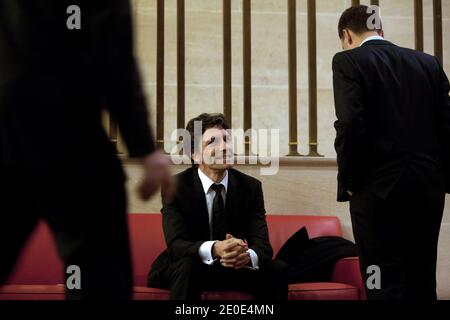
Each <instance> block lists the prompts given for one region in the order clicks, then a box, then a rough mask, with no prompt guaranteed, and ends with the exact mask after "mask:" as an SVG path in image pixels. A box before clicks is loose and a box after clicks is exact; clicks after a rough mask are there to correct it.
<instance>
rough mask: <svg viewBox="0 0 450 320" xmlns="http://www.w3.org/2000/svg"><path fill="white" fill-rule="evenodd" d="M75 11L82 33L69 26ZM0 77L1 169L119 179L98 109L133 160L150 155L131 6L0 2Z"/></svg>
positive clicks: (121, 0) (59, 0)
mask: <svg viewBox="0 0 450 320" xmlns="http://www.w3.org/2000/svg"><path fill="white" fill-rule="evenodd" d="M73 4H75V5H79V7H80V8H81V30H69V29H68V28H67V27H66V20H67V18H68V17H69V16H70V14H67V13H66V10H67V7H68V6H69V5H73ZM0 70H1V71H0V169H5V168H6V170H9V169H11V168H17V169H19V170H20V171H23V170H28V171H29V172H30V174H43V175H44V176H45V179H48V178H49V177H52V176H54V177H62V176H65V177H67V176H68V175H70V176H71V178H73V179H87V178H89V179H90V178H92V177H93V176H98V177H101V178H102V179H115V180H120V179H123V178H124V175H123V172H122V169H121V167H120V162H119V161H118V159H117V157H116V155H115V151H114V150H113V148H112V146H111V144H110V143H109V139H108V136H107V135H106V133H105V132H104V130H103V126H102V119H101V110H102V108H107V109H108V110H109V111H110V113H111V114H112V116H113V118H114V119H115V120H116V122H117V123H118V125H119V128H120V131H121V134H122V136H123V138H124V140H125V142H126V144H127V147H128V149H129V153H130V155H131V156H143V155H146V154H148V153H150V152H152V151H153V150H154V148H155V146H154V143H153V139H152V136H151V133H150V130H149V126H148V122H147V121H148V116H147V110H146V101H145V98H144V94H143V91H142V89H141V84H140V78H139V74H138V71H137V68H136V62H135V59H134V56H133V39H132V23H131V15H130V6H129V1H128V0H108V1H83V0H74V1H72V0H71V1H67V0H36V1H28V0H2V1H0ZM0 171H1V170H0Z"/></svg>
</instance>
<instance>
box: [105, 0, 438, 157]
mask: <svg viewBox="0 0 450 320" xmlns="http://www.w3.org/2000/svg"><path fill="white" fill-rule="evenodd" d="M155 1H156V3H157V10H156V11H157V31H156V33H157V41H156V42H157V43H156V50H157V55H156V64H157V68H156V70H157V71H156V72H157V75H156V78H157V80H156V118H157V121H156V139H157V145H158V147H159V148H161V149H164V147H165V143H164V110H165V106H164V80H165V79H164V54H165V53H164V29H165V25H164V15H165V4H164V0H155ZM204 1H207V0H204ZM222 1H223V112H224V114H225V116H226V118H227V119H229V121H230V123H231V120H232V114H233V110H232V41H231V36H232V34H231V23H232V15H231V0H222ZM241 1H242V25H243V52H242V55H243V107H244V113H243V124H244V130H248V129H251V128H252V63H251V61H252V50H251V48H252V45H251V42H252V30H251V0H241ZM280 1H281V0H280ZM285 1H287V11H288V12H287V14H288V21H287V34H288V68H289V71H288V73H289V75H288V79H289V80H288V87H289V106H288V108H289V142H288V143H289V153H288V156H300V153H299V142H298V138H297V137H298V121H297V119H298V117H297V116H298V112H299V110H298V97H297V32H296V30H297V17H296V12H297V8H296V6H297V4H296V0H285ZM390 1H391V0H390ZM412 1H414V39H415V48H416V49H417V50H420V51H423V50H424V27H423V25H424V23H423V0H412ZM370 3H371V5H378V6H379V5H380V1H379V0H371V1H370ZM358 4H360V1H359V0H352V5H358ZM381 5H382V4H381ZM307 19H308V30H307V32H308V66H309V67H308V75H309V88H308V95H309V113H308V115H309V118H308V123H309V152H308V154H307V156H308V157H320V156H321V155H320V154H319V153H318V128H317V125H318V119H317V66H316V65H317V63H316V62H317V25H316V0H307ZM433 30H434V54H435V56H436V57H437V58H438V59H439V61H441V63H443V33H442V0H433ZM185 32H186V30H185V0H177V121H176V123H177V128H184V127H185V121H186V119H185ZM174 129H175V128H174ZM110 138H111V142H112V143H113V144H114V145H115V146H116V149H117V144H118V130H117V127H116V124H115V123H113V122H110ZM245 145H246V148H245V150H246V153H247V154H248V153H249V150H250V141H249V139H248V137H247V140H246V141H245Z"/></svg>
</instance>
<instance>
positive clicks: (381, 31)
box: [380, 30, 384, 38]
mask: <svg viewBox="0 0 450 320" xmlns="http://www.w3.org/2000/svg"><path fill="white" fill-rule="evenodd" d="M380 36H382V37H383V38H384V30H380Z"/></svg>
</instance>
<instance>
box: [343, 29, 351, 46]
mask: <svg viewBox="0 0 450 320" xmlns="http://www.w3.org/2000/svg"><path fill="white" fill-rule="evenodd" d="M344 35H345V36H346V37H347V42H348V44H349V45H352V44H353V37H352V34H351V32H350V30H347V29H345V30H344Z"/></svg>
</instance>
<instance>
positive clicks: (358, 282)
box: [331, 257, 366, 300]
mask: <svg viewBox="0 0 450 320" xmlns="http://www.w3.org/2000/svg"><path fill="white" fill-rule="evenodd" d="M331 281H332V282H338V283H345V284H349V285H352V286H354V287H356V288H358V289H359V296H360V299H361V300H366V290H365V286H364V282H363V280H362V277H361V270H360V267H359V258H358V257H351V258H344V259H340V260H339V261H338V262H337V263H336V265H335V266H334V269H333V272H332V273H331Z"/></svg>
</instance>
